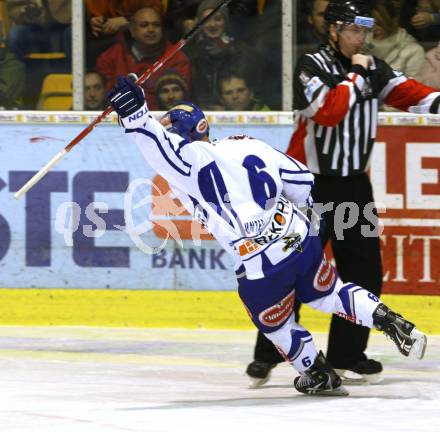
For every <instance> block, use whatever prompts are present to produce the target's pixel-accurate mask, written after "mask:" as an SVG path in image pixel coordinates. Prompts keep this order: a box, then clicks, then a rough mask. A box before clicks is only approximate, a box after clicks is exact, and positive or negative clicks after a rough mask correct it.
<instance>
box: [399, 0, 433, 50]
mask: <svg viewBox="0 0 440 432" xmlns="http://www.w3.org/2000/svg"><path fill="white" fill-rule="evenodd" d="M439 7H440V2H439V1H438V0H402V2H401V5H400V11H401V12H400V18H401V25H402V27H404V28H405V29H406V30H407V31H408V32H409V33H410V34H412V35H413V36H414V37H415V38H416V39H417V40H418V41H419V42H421V43H422V44H423V46H424V48H425V49H429V48H431V47H432V46H434V41H435V42H436V41H438V40H439V39H440V25H439V24H440V15H438V12H439Z"/></svg>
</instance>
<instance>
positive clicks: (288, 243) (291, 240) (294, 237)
mask: <svg viewBox="0 0 440 432" xmlns="http://www.w3.org/2000/svg"><path fill="white" fill-rule="evenodd" d="M283 241H284V247H283V252H287V251H288V250H289V249H293V250H297V251H298V252H302V251H303V249H302V243H301V235H300V234H299V233H293V234H291V235H289V236H287V237H285V238H284V239H283Z"/></svg>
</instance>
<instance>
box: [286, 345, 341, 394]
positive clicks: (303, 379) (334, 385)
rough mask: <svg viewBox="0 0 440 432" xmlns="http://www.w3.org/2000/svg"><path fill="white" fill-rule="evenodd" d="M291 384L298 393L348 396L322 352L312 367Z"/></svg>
mask: <svg viewBox="0 0 440 432" xmlns="http://www.w3.org/2000/svg"><path fill="white" fill-rule="evenodd" d="M293 384H294V386H295V388H296V389H297V390H298V391H299V392H301V393H305V394H308V395H316V396H348V391H347V390H346V389H345V388H344V387H343V386H342V384H341V378H340V377H339V375H338V374H337V373H336V372H335V371H334V370H333V368H332V367H331V365H330V363H329V362H328V361H327V360H326V358H325V357H324V354H323V353H322V351H320V352H319V354H318V355H317V357H316V359H315V362H314V363H313V365H312V366H311V367H310V368H309V369H307V370H306V371H304V372H303V373H302V374H301V375H300V376H299V377H296V378H295V380H294V382H293Z"/></svg>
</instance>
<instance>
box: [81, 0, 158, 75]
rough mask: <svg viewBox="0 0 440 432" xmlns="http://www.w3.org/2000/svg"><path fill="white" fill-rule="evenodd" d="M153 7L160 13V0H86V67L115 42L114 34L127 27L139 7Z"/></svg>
mask: <svg viewBox="0 0 440 432" xmlns="http://www.w3.org/2000/svg"><path fill="white" fill-rule="evenodd" d="M148 6H151V7H154V8H156V9H157V10H158V11H160V12H161V13H162V10H163V1H162V0H86V11H87V24H88V26H87V31H88V34H87V67H89V68H91V67H93V66H94V64H95V61H96V58H97V57H98V56H99V54H101V53H102V52H103V51H105V50H106V49H107V48H109V47H110V46H111V45H113V44H114V43H115V42H116V34H117V33H118V32H119V31H120V30H123V29H125V28H127V27H128V20H129V18H130V16H131V15H133V14H134V13H135V12H136V11H137V10H138V9H140V8H141V7H148Z"/></svg>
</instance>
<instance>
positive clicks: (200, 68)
mask: <svg viewBox="0 0 440 432" xmlns="http://www.w3.org/2000/svg"><path fill="white" fill-rule="evenodd" d="M220 1H221V0H204V1H202V3H200V5H199V7H198V9H197V19H198V21H200V20H201V19H203V18H204V17H206V16H207V15H208V14H209V13H210V12H211V11H212V10H213V9H214V8H215V7H216V6H217V5H218V4H219V2H220ZM228 22H229V12H228V10H227V9H226V8H222V9H221V10H220V11H219V12H217V13H216V14H215V15H214V16H213V17H212V18H211V19H210V20H209V21H208V22H207V23H206V24H205V25H204V27H203V28H202V31H201V32H200V34H199V37H198V38H197V40H196V41H195V44H193V46H192V47H190V49H189V55H190V58H191V63H192V66H193V80H194V82H195V83H197V86H195V87H194V96H195V98H196V99H197V101H198V103H199V105H201V107H202V108H203V109H206V110H221V109H222V108H223V107H222V103H221V101H220V97H219V95H218V91H216V89H218V77H219V71H220V70H221V69H222V67H224V66H225V65H231V64H236V63H238V62H240V63H243V64H246V65H247V67H248V68H249V69H251V70H253V71H255V73H257V71H258V70H259V68H258V66H257V63H258V62H257V61H256V54H255V53H253V52H252V50H251V48H250V47H249V46H247V45H246V44H244V43H243V42H239V41H236V40H235V39H233V38H232V37H231V36H229V34H228V33H227V27H228ZM257 82H258V81H257Z"/></svg>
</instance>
